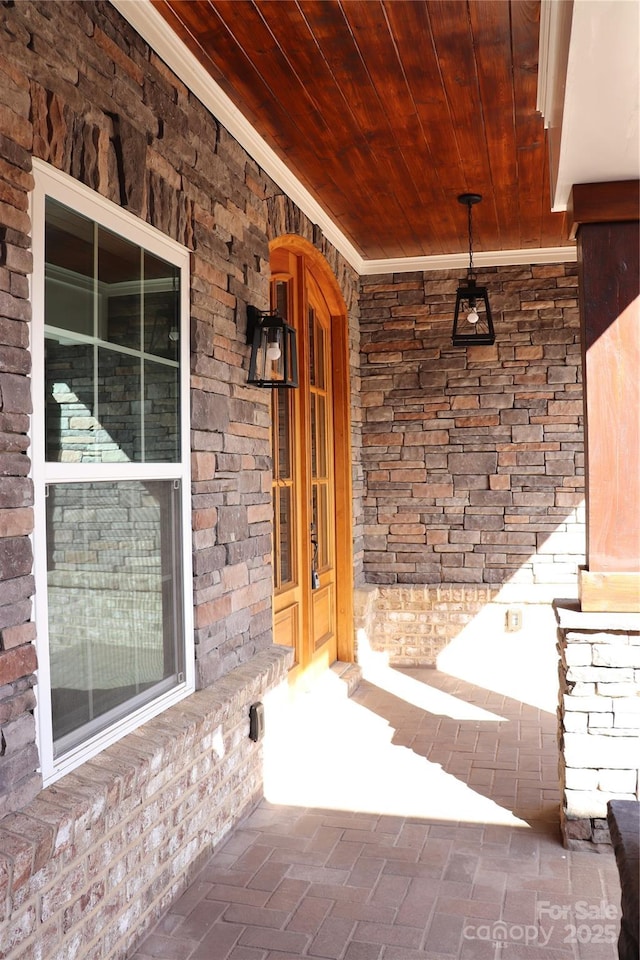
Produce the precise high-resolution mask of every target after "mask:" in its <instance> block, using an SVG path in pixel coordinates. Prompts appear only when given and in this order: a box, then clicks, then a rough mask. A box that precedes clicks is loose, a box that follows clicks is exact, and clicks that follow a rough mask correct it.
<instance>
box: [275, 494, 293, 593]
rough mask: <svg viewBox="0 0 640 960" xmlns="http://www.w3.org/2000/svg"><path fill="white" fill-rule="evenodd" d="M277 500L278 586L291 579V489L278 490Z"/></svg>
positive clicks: (289, 581)
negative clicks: (278, 507) (278, 505)
mask: <svg viewBox="0 0 640 960" xmlns="http://www.w3.org/2000/svg"><path fill="white" fill-rule="evenodd" d="M278 498H279V500H280V512H279V521H280V522H279V541H278V543H279V551H278V566H279V571H278V572H279V581H280V584H283V583H291V581H292V579H293V571H292V569H291V533H292V517H291V489H290V488H289V487H281V488H280V489H279V490H278Z"/></svg>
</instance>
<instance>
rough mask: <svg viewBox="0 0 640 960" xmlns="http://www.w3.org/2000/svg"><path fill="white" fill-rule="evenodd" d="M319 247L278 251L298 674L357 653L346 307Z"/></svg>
mask: <svg viewBox="0 0 640 960" xmlns="http://www.w3.org/2000/svg"><path fill="white" fill-rule="evenodd" d="M314 254H315V251H313V248H310V250H309V251H305V250H304V249H303V248H302V249H301V241H299V240H297V241H296V240H294V239H290V240H289V242H288V243H287V242H286V241H279V242H278V245H276V246H274V248H273V249H272V252H271V308H272V310H274V311H277V312H278V313H280V315H281V316H283V317H285V318H286V319H287V320H288V322H289V323H290V324H291V325H292V326H293V327H294V329H295V330H296V333H297V340H298V367H299V377H300V387H299V388H298V389H297V390H284V389H282V390H276V391H274V393H273V410H272V454H273V516H274V550H273V560H274V598H273V609H274V639H275V642H276V643H280V644H285V645H287V646H291V647H293V649H294V651H295V660H294V667H293V670H292V678H293V679H295V680H297V679H299V678H300V677H301V676H302V675H303V674H304V675H305V677H308V676H309V674H310V673H315V672H317V671H320V670H324V669H326V668H327V667H328V666H330V665H331V664H332V663H333V662H334V661H335V660H338V659H341V660H352V659H353V615H352V595H353V564H352V550H351V542H352V530H351V489H350V470H351V457H350V444H349V384H348V369H349V368H348V337H347V329H346V328H347V322H346V311H345V309H344V304H343V303H342V300H341V298H340V296H339V293H337V291H336V289H335V281H333V283H331V279H330V278H329V277H328V276H327V275H326V273H325V271H324V270H323V269H322V266H321V264H320V263H319V262H318V259H317V254H316V255H315V256H314ZM341 306H342V309H340V307H341Z"/></svg>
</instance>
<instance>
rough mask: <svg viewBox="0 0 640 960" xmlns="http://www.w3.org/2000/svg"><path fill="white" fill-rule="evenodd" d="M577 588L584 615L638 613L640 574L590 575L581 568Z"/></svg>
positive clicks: (589, 572) (639, 606)
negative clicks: (587, 613)
mask: <svg viewBox="0 0 640 960" xmlns="http://www.w3.org/2000/svg"><path fill="white" fill-rule="evenodd" d="M578 587H579V596H580V606H581V609H582V610H583V612H585V613H586V612H589V613H638V612H640V573H613V572H611V573H592V572H591V571H589V570H587V569H586V568H584V567H583V568H581V569H580V576H579V580H578Z"/></svg>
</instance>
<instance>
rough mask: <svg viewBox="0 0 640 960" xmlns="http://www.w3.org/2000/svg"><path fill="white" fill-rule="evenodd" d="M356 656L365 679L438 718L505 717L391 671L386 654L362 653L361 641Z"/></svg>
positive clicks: (501, 718) (486, 719)
mask: <svg viewBox="0 0 640 960" xmlns="http://www.w3.org/2000/svg"><path fill="white" fill-rule="evenodd" d="M358 657H359V663H360V665H361V667H362V676H363V677H364V679H365V680H368V681H369V682H370V683H373V684H375V685H376V686H377V687H380V688H381V689H382V690H386V691H387V693H391V694H393V696H394V697H398V698H399V699H401V700H404V701H405V703H410V704H412V705H413V706H414V707H419V708H420V709H421V710H427V711H428V712H429V713H433V714H437V715H438V716H441V717H451V719H452V720H477V721H493V722H495V721H496V720H503V721H504V720H505V719H506V718H505V717H502V716H500V715H499V714H497V713H492V712H490V711H489V710H485V709H484V708H483V707H479V706H477V705H476V704H473V703H469V702H468V701H466V700H461V699H460V697H454V696H452V695H451V694H450V693H446V692H445V691H444V690H438V689H437V688H436V687H431V686H429V685H428V683H421V682H420V681H419V680H414V678H413V677H410V676H408V675H407V674H405V673H400V672H399V671H398V670H394V669H393V668H392V667H390V666H389V664H388V661H387V657H386V656H385V654H381V653H374V652H373V651H371V650H368V651H366V652H365V650H364V648H363V645H362V644H360V645H359V647H358ZM445 672H447V671H445ZM460 679H462V678H460Z"/></svg>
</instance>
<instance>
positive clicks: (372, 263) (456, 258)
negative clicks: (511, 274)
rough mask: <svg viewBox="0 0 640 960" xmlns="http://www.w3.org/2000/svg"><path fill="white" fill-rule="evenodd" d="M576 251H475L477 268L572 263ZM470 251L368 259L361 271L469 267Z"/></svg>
mask: <svg viewBox="0 0 640 960" xmlns="http://www.w3.org/2000/svg"><path fill="white" fill-rule="evenodd" d="M575 260H577V250H576V247H575V246H571V247H537V248H536V249H530V250H493V251H488V252H480V253H479V252H478V251H477V250H474V252H473V266H474V267H506V266H515V265H517V264H529V263H573V262H574V261H575ZM468 266H469V254H468V253H451V254H448V255H444V256H440V257H402V258H399V259H396V260H365V261H364V264H363V268H362V270H361V271H360V272H361V274H362V276H366V277H369V276H371V275H372V274H374V273H410V272H412V271H414V270H417V271H429V270H466V269H467V267H468Z"/></svg>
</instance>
